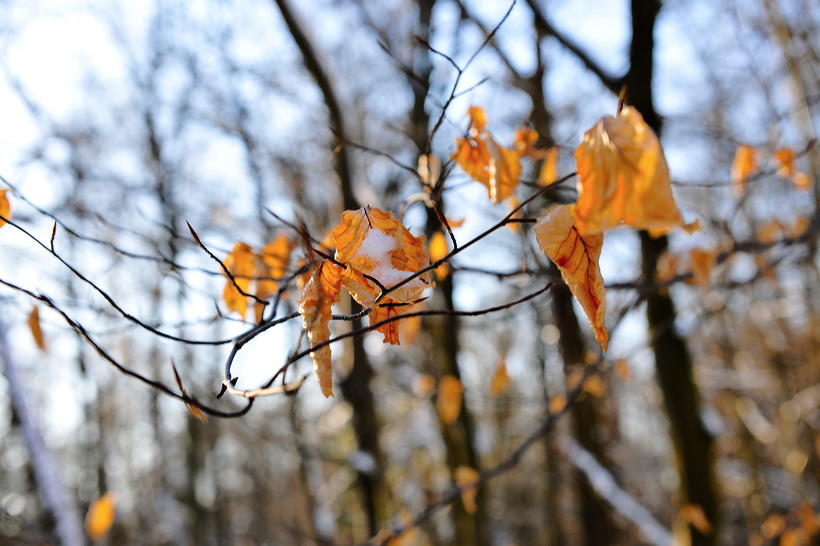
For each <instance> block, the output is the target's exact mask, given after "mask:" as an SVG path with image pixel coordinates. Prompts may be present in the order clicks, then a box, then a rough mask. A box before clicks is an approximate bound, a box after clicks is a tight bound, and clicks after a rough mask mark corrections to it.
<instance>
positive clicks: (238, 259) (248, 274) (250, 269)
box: [222, 242, 254, 318]
mask: <svg viewBox="0 0 820 546" xmlns="http://www.w3.org/2000/svg"><path fill="white" fill-rule="evenodd" d="M224 264H225V268H226V269H227V270H228V271H229V272H230V273H231V275H232V276H233V280H231V279H228V281H227V283H226V284H225V290H223V292H222V299H223V300H224V301H225V305H227V306H228V309H230V310H231V311H236V312H237V313H239V315H240V316H241V317H242V318H244V317H245V312H246V311H247V309H248V297H247V295H246V294H248V293H249V292H248V289H249V288H250V284H251V278H252V277H253V273H254V256H253V249H252V248H251V247H250V246H248V245H247V244H245V243H241V242H240V243H236V244H235V245H234V247H233V250H232V251H231V253H230V254H228V256H227V257H226V258H225V261H224ZM240 290H241V291H240ZM243 292H244V294H243Z"/></svg>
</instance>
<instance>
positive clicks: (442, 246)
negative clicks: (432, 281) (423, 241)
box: [430, 231, 450, 281]
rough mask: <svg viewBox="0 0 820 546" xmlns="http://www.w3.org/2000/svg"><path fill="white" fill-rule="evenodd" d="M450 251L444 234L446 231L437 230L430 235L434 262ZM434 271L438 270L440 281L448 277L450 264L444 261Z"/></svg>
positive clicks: (437, 275)
mask: <svg viewBox="0 0 820 546" xmlns="http://www.w3.org/2000/svg"><path fill="white" fill-rule="evenodd" d="M448 252H450V248H449V247H448V245H447V238H446V237H445V236H444V233H442V232H441V231H437V232H435V233H434V234H433V236H432V237H430V261H431V262H432V263H436V262H437V261H439V260H440V259H442V258H443V257H445V256H446V255H447V253H448ZM433 271H435V272H436V278H437V279H438V280H440V281H442V280H444V279H445V278H447V274H448V273H449V272H450V265H449V264H447V263H443V264H441V265H440V266H438V267H437V268H435V269H434V270H433Z"/></svg>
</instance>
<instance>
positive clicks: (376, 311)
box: [369, 298, 410, 345]
mask: <svg viewBox="0 0 820 546" xmlns="http://www.w3.org/2000/svg"><path fill="white" fill-rule="evenodd" d="M400 305H401V304H400V303H398V302H397V301H395V300H392V299H390V298H384V299H383V300H382V301H381V303H379V304H378V305H377V306H376V307H374V308H373V310H372V311H370V315H369V318H370V324H376V323H377V322H381V321H383V320H386V319H388V318H390V317H395V316H396V315H398V314H399V309H401V310H402V311H406V310H408V309H409V307H410V306H408V305H405V306H403V307H399V306H400ZM399 322H401V321H398V320H395V321H393V322H388V323H387V324H382V325H381V326H379V327H378V328H376V331H377V332H381V333H382V334H384V342H383V343H389V344H391V345H400V342H399Z"/></svg>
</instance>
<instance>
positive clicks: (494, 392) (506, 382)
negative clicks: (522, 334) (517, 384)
mask: <svg viewBox="0 0 820 546" xmlns="http://www.w3.org/2000/svg"><path fill="white" fill-rule="evenodd" d="M509 386H510V376H509V375H508V374H507V359H506V358H504V357H503V356H502V357H501V359H500V360H499V361H498V367H497V368H496V369H495V373H493V378H492V379H491V380H490V396H492V397H493V398H497V397H498V396H501V395H502V394H503V393H504V391H506V390H507V387H509Z"/></svg>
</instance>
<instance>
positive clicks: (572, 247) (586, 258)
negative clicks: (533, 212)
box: [535, 205, 609, 351]
mask: <svg viewBox="0 0 820 546" xmlns="http://www.w3.org/2000/svg"><path fill="white" fill-rule="evenodd" d="M573 208H574V206H573V205H559V206H556V207H552V208H551V209H549V210H548V211H547V214H546V215H545V216H544V217H543V218H541V219H540V220H539V221H538V223H537V224H536V225H535V238H536V240H537V241H538V246H539V247H540V248H541V250H543V251H544V252H545V253H546V255H547V256H549V258H550V260H552V261H553V262H554V263H555V265H556V266H558V269H559V270H560V271H561V276H562V277H563V279H564V282H566V283H567V286H568V287H569V289H570V291H571V292H572V295H573V296H575V299H576V300H577V301H578V303H579V304H580V305H581V308H582V309H583V310H584V313H585V314H586V316H587V320H589V324H590V326H592V331H593V332H594V333H595V339H596V340H598V342H600V343H601V349H602V350H604V351H606V345H607V340H608V339H609V334H608V333H607V331H606V327H605V326H604V314H605V311H606V299H605V294H604V280H603V278H602V277H601V270H600V269H599V267H598V259H599V257H600V256H601V247H602V246H603V243H604V237H603V235H581V233H580V231H579V230H578V228H577V227H576V225H575V224H574V222H573V210H572V209H573Z"/></svg>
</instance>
